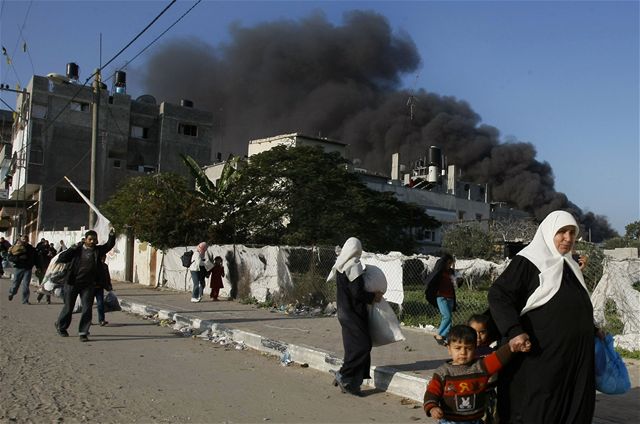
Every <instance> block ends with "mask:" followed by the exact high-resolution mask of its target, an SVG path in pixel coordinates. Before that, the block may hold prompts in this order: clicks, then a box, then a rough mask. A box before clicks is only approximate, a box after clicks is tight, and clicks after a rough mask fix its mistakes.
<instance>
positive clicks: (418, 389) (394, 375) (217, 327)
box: [118, 298, 429, 403]
mask: <svg viewBox="0 0 640 424" xmlns="http://www.w3.org/2000/svg"><path fill="white" fill-rule="evenodd" d="M118 300H119V301H120V306H121V307H122V310H123V311H126V312H129V313H132V314H136V315H142V316H153V315H157V316H158V318H159V319H164V320H172V321H175V322H176V323H180V324H185V325H188V326H190V327H192V328H197V329H199V330H203V331H204V330H207V329H211V330H212V331H213V332H215V333H224V334H225V335H226V336H227V337H228V338H229V339H231V340H233V341H234V342H237V343H243V344H244V345H246V346H247V347H249V348H251V349H253V350H256V351H258V352H263V353H267V354H270V355H275V356H278V357H281V356H282V355H284V354H285V353H288V354H289V356H290V359H291V360H292V361H293V362H296V363H298V364H307V365H309V367H310V368H313V369H315V370H318V371H322V372H327V373H330V372H332V371H333V372H335V371H338V370H339V369H340V366H341V365H342V359H341V358H339V357H337V356H336V355H335V354H334V353H332V352H327V351H323V350H321V349H318V348H314V347H308V346H302V345H295V344H289V343H287V342H283V341H280V340H274V339H269V338H267V337H263V336H260V335H259V334H254V333H250V332H248V331H244V330H238V329H234V328H230V327H228V326H226V325H222V324H220V323H218V322H216V321H214V320H201V319H200V318H196V317H194V316H191V315H189V314H180V313H178V312H175V311H169V310H166V309H160V308H157V307H154V306H148V305H145V304H142V303H138V302H132V301H129V300H127V299H126V298H119V299H118ZM371 375H372V378H371V379H369V380H365V381H364V384H365V385H366V386H369V387H372V388H375V389H378V390H381V391H384V392H387V393H391V394H394V395H396V396H401V397H405V398H409V399H411V400H414V401H416V402H420V403H422V402H423V400H424V391H425V388H426V387H427V384H428V382H429V380H428V379H425V378H422V377H416V376H413V375H410V374H406V373H403V372H400V371H398V370H396V369H394V368H391V367H385V366H372V367H371Z"/></svg>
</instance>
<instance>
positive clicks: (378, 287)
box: [363, 265, 387, 293]
mask: <svg viewBox="0 0 640 424" xmlns="http://www.w3.org/2000/svg"><path fill="white" fill-rule="evenodd" d="M363 278H364V289H365V290H366V291H368V292H370V293H373V292H377V291H379V292H382V293H386V292H387V277H386V276H385V275H384V272H383V271H382V270H381V269H380V268H378V267H377V266H375V265H367V267H366V268H365V269H364V275H363Z"/></svg>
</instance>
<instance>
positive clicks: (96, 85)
mask: <svg viewBox="0 0 640 424" xmlns="http://www.w3.org/2000/svg"><path fill="white" fill-rule="evenodd" d="M100 85H101V81H100V68H98V69H96V72H95V78H94V80H93V116H92V120H91V183H90V188H89V200H91V203H93V204H94V205H95V204H96V152H97V150H98V122H99V120H100V119H99V118H100ZM94 218H95V215H94V213H93V210H92V209H91V208H89V228H93V224H94V223H95V222H94Z"/></svg>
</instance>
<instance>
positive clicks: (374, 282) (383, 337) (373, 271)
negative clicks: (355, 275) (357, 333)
mask: <svg viewBox="0 0 640 424" xmlns="http://www.w3.org/2000/svg"><path fill="white" fill-rule="evenodd" d="M364 289H365V290H366V291H368V292H370V293H371V292H377V291H379V292H382V293H385V292H386V291H387V277H385V275H384V272H382V270H381V269H380V268H378V267H377V266H374V265H367V267H366V268H365V269H364ZM367 308H368V309H369V333H371V343H372V344H373V346H384V345H386V344H389V343H394V342H399V341H402V340H404V339H405V338H404V336H403V335H402V331H400V322H398V317H396V314H395V312H393V309H391V305H389V302H387V301H386V300H384V299H382V300H381V301H380V302H378V303H374V304H373V305H367Z"/></svg>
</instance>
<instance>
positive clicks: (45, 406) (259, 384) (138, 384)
mask: <svg viewBox="0 0 640 424" xmlns="http://www.w3.org/2000/svg"><path fill="white" fill-rule="evenodd" d="M7 284H8V283H7V280H4V279H3V280H1V281H0V293H3V295H2V297H1V298H0V311H1V312H0V316H1V318H2V324H1V325H0V341H1V342H0V343H1V347H0V403H1V406H0V422H20V423H28V422H33V423H43V422H48V423H51V422H56V423H75V422H100V423H116V422H119V423H130V422H138V423H165V422H171V423H213V422H216V423H220V422H226V423H247V422H251V423H258V422H259V423H264V422H331V423H338V422H414V421H423V422H432V420H430V419H427V418H426V417H425V416H424V413H423V412H422V409H421V408H419V407H417V405H415V404H414V403H411V404H403V402H401V399H400V398H398V397H396V396H392V395H387V394H385V393H379V392H378V393H370V394H369V395H368V396H367V397H365V398H355V397H353V396H351V395H345V394H341V393H339V391H338V390H337V389H336V388H334V387H333V386H332V385H331V378H330V376H329V375H326V374H323V373H320V372H317V371H314V370H311V369H308V368H301V367H300V366H293V365H292V366H289V367H283V366H282V365H280V363H279V360H278V359H277V358H273V357H266V356H262V355H260V354H257V353H255V352H253V351H250V350H246V351H238V350H235V349H233V348H225V347H221V346H220V345H216V344H213V343H211V342H208V341H201V340H199V339H193V338H185V337H183V336H179V335H176V334H175V333H174V332H173V330H172V329H171V328H168V327H163V326H159V325H157V324H156V323H154V322H152V321H146V320H143V319H141V318H138V317H136V316H132V315H127V314H125V313H123V312H116V313H111V314H107V320H108V321H109V322H110V324H109V326H107V327H99V326H93V327H92V329H91V336H90V338H91V341H90V342H88V343H81V342H80V341H79V340H78V337H77V324H78V318H79V316H78V315H77V314H75V315H74V317H73V322H72V326H71V328H70V329H69V333H70V334H71V336H70V337H67V338H62V337H60V336H58V335H57V334H56V332H55V329H54V327H53V322H54V320H55V317H56V316H57V314H58V312H59V311H60V308H61V304H60V303H59V302H60V301H59V300H58V299H54V302H57V303H54V304H52V305H45V304H42V305H38V304H35V305H34V304H32V305H22V304H20V302H19V298H14V300H13V301H12V302H9V301H8V300H7V297H6V296H5V295H4V293H6V291H7V290H8V285H7ZM16 300H18V301H16ZM34 300H35V299H34V297H33V296H32V301H34ZM94 315H95V311H94ZM94 321H95V320H94Z"/></svg>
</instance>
